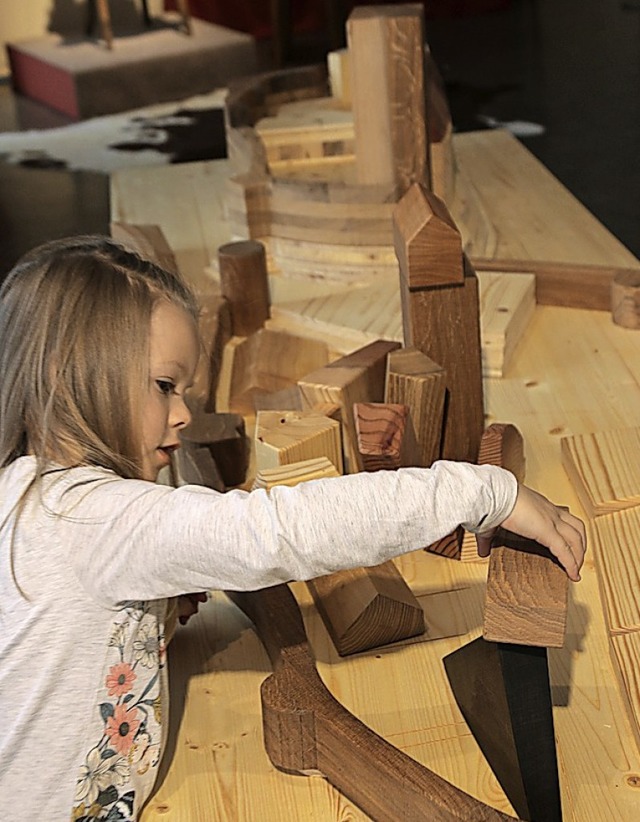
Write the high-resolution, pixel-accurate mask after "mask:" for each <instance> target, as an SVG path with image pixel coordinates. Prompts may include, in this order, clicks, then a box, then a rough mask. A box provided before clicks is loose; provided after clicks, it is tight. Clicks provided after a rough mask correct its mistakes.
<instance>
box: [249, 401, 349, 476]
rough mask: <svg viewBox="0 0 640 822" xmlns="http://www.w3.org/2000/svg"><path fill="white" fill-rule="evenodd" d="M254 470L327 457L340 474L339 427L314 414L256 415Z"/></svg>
mask: <svg viewBox="0 0 640 822" xmlns="http://www.w3.org/2000/svg"><path fill="white" fill-rule="evenodd" d="M254 446H255V455H256V469H257V470H258V471H262V470H263V469H265V468H275V467H277V466H278V465H288V464H290V463H292V462H300V461H301V460H307V459H312V458H314V457H327V458H328V459H329V460H330V461H331V462H332V463H333V464H334V465H335V467H336V469H337V471H338V473H339V474H342V472H343V466H342V442H341V435H340V423H339V422H337V421H336V420H331V419H329V418H328V417H324V416H322V415H321V414H317V413H315V412H314V411H312V410H310V411H299V412H298V411H258V413H257V415H256V428H255V438H254Z"/></svg>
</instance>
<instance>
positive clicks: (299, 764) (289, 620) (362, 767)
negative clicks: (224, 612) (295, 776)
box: [229, 585, 512, 822]
mask: <svg viewBox="0 0 640 822" xmlns="http://www.w3.org/2000/svg"><path fill="white" fill-rule="evenodd" d="M229 596H230V597H231V599H232V600H233V601H234V602H235V603H236V604H237V605H238V606H239V607H240V608H241V609H242V610H243V611H244V612H245V613H246V614H247V616H248V617H249V619H251V621H252V622H253V623H254V625H255V628H256V631H257V633H258V636H259V637H260V639H261V640H262V642H263V644H264V646H265V649H266V650H267V653H268V654H269V657H270V659H271V662H272V664H273V666H274V668H275V672H274V673H273V674H272V675H271V676H270V677H268V679H266V680H265V682H264V683H263V685H262V689H261V695H262V708H263V727H264V735H265V747H266V750H267V753H268V754H269V756H270V757H271V759H272V762H273V764H274V765H275V767H277V768H280V769H281V770H285V771H288V772H293V773H301V774H308V773H318V772H319V773H320V774H322V775H323V776H324V777H325V778H326V779H327V780H328V781H329V782H330V783H331V784H332V785H333V786H334V787H336V788H337V789H338V790H339V791H341V792H342V793H343V794H344V795H345V796H346V797H348V798H349V799H350V800H351V801H352V802H355V804H356V805H358V807H360V808H361V809H362V810H363V811H364V812H365V813H366V814H368V815H369V816H371V818H372V819H375V820H377V822H398V820H400V819H401V820H402V822H424V820H429V822H456V820H458V822H462V820H464V822H469V820H474V822H499V820H507V819H511V818H512V817H509V816H506V815H505V814H503V813H501V812H500V811H497V810H495V809H493V808H491V807H489V806H488V805H485V804H484V803H482V802H479V801H478V800H477V799H474V798H473V797H471V796H469V795H468V794H466V793H464V792H463V791H461V790H459V789H458V788H456V787H455V786H454V785H452V784H451V783H450V782H447V781H446V780H445V779H442V778H441V777H440V776H437V775H436V774H435V773H433V772H432V771H430V770H429V769H428V768H426V767H424V766H423V765H420V764H419V763H418V762H416V761H415V760H414V759H411V757H409V756H407V755H406V754H404V753H402V752H401V751H399V750H398V749H397V748H394V747H393V746H392V745H390V744H389V743H388V742H386V741H385V740H384V739H382V737H380V736H378V735H377V734H375V733H374V732H373V731H372V730H370V729H369V728H367V726H366V725H364V724H363V723H362V722H360V721H359V720H358V719H356V718H355V717H354V716H353V715H352V714H350V713H349V712H348V711H347V710H346V709H345V708H344V707H343V706H342V705H341V704H340V703H339V702H338V701H337V700H335V699H334V698H333V696H332V695H331V694H330V693H329V691H328V690H327V689H326V687H325V685H324V683H323V682H322V680H321V679H320V677H319V675H318V672H317V670H316V667H315V662H314V661H313V659H312V657H311V654H310V651H309V647H308V642H307V638H306V634H305V631H304V626H303V623H302V617H301V615H300V609H299V608H298V605H297V603H296V601H295V598H294V597H293V594H292V593H291V591H290V590H289V588H288V587H287V586H286V585H277V586H275V587H273V588H268V589H264V590H262V591H252V592H242V593H238V592H234V593H229Z"/></svg>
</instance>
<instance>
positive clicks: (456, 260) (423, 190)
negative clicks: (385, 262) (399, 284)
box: [393, 183, 464, 291]
mask: <svg viewBox="0 0 640 822" xmlns="http://www.w3.org/2000/svg"><path fill="white" fill-rule="evenodd" d="M393 223H394V246H395V250H396V255H397V257H398V262H399V264H400V277H401V279H402V280H404V284H405V286H406V287H407V288H409V289H410V290H412V291H413V290H415V289H419V288H427V287H429V286H436V285H455V284H459V285H460V284H462V283H463V282H464V266H463V261H462V238H461V236H460V232H459V231H458V229H457V227H456V224H455V223H454V221H453V218H452V217H451V215H450V214H449V211H448V209H447V207H446V205H445V204H444V202H443V201H442V200H440V199H439V198H438V197H436V196H435V194H432V193H431V192H430V191H429V189H428V188H427V187H426V186H424V185H420V184H419V183H414V184H413V185H412V186H411V188H409V190H408V191H407V193H406V194H405V195H404V197H403V198H402V199H401V200H400V201H399V203H398V204H397V206H396V207H395V209H394V212H393Z"/></svg>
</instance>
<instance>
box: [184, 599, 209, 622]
mask: <svg viewBox="0 0 640 822" xmlns="http://www.w3.org/2000/svg"><path fill="white" fill-rule="evenodd" d="M206 601H207V595H206V594H205V593H204V592H199V593H197V594H181V595H180V596H179V597H178V619H179V621H180V625H186V624H187V622H188V621H189V620H190V619H191V617H192V616H193V615H194V614H197V613H198V608H199V607H200V603H201V602H206Z"/></svg>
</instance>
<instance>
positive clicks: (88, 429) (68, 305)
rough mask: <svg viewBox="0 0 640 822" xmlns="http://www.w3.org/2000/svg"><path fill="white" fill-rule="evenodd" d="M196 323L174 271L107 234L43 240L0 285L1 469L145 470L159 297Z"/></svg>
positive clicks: (133, 473) (129, 473)
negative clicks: (33, 464)
mask: <svg viewBox="0 0 640 822" xmlns="http://www.w3.org/2000/svg"><path fill="white" fill-rule="evenodd" d="M163 299H165V300H168V301H170V302H171V303H174V304H177V305H179V306H181V307H182V308H184V309H185V311H187V312H188V314H189V315H190V316H191V317H192V318H193V319H194V321H196V319H197V306H196V301H195V298H194V296H193V294H192V293H191V291H190V290H189V288H188V287H187V285H186V284H185V283H184V282H183V281H182V280H181V279H180V277H179V276H178V275H176V274H172V273H171V272H169V271H165V270H164V269H162V268H160V267H159V266H157V265H154V264H153V263H150V262H147V261H145V260H143V259H141V258H140V257H138V256H137V255H136V254H133V253H131V252H129V251H126V250H125V249H124V248H122V247H121V246H119V245H118V244H117V243H114V242H113V241H112V240H110V239H109V238H108V237H102V236H97V235H96V236H79V237H70V238H65V239H62V240H55V241H53V242H49V243H45V244H44V245H41V246H39V247H38V248H36V249H34V250H33V251H31V252H29V253H28V254H26V255H25V256H24V257H22V259H21V260H19V261H18V263H17V264H16V265H15V266H14V268H13V269H12V270H11V271H10V272H9V274H8V275H7V278H6V279H5V281H4V283H3V284H2V287H1V288H0V374H1V375H2V380H1V383H0V467H4V466H6V465H7V464H8V463H10V462H12V461H13V460H15V459H16V458H17V457H20V456H23V455H25V454H27V453H31V454H34V455H35V456H36V458H37V462H38V471H37V474H38V475H40V474H41V473H42V471H43V470H44V468H45V466H46V465H47V464H50V463H55V464H59V465H63V466H71V465H99V466H103V467H105V468H108V469H111V470H113V471H115V472H116V473H117V474H119V475H120V476H122V477H136V478H139V477H140V476H141V463H140V461H141V442H140V421H141V405H142V397H143V395H144V394H145V393H146V391H147V390H148V381H149V365H148V363H149V333H150V323H151V313H152V311H153V308H154V306H155V305H156V304H157V302H158V301H159V300H163Z"/></svg>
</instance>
